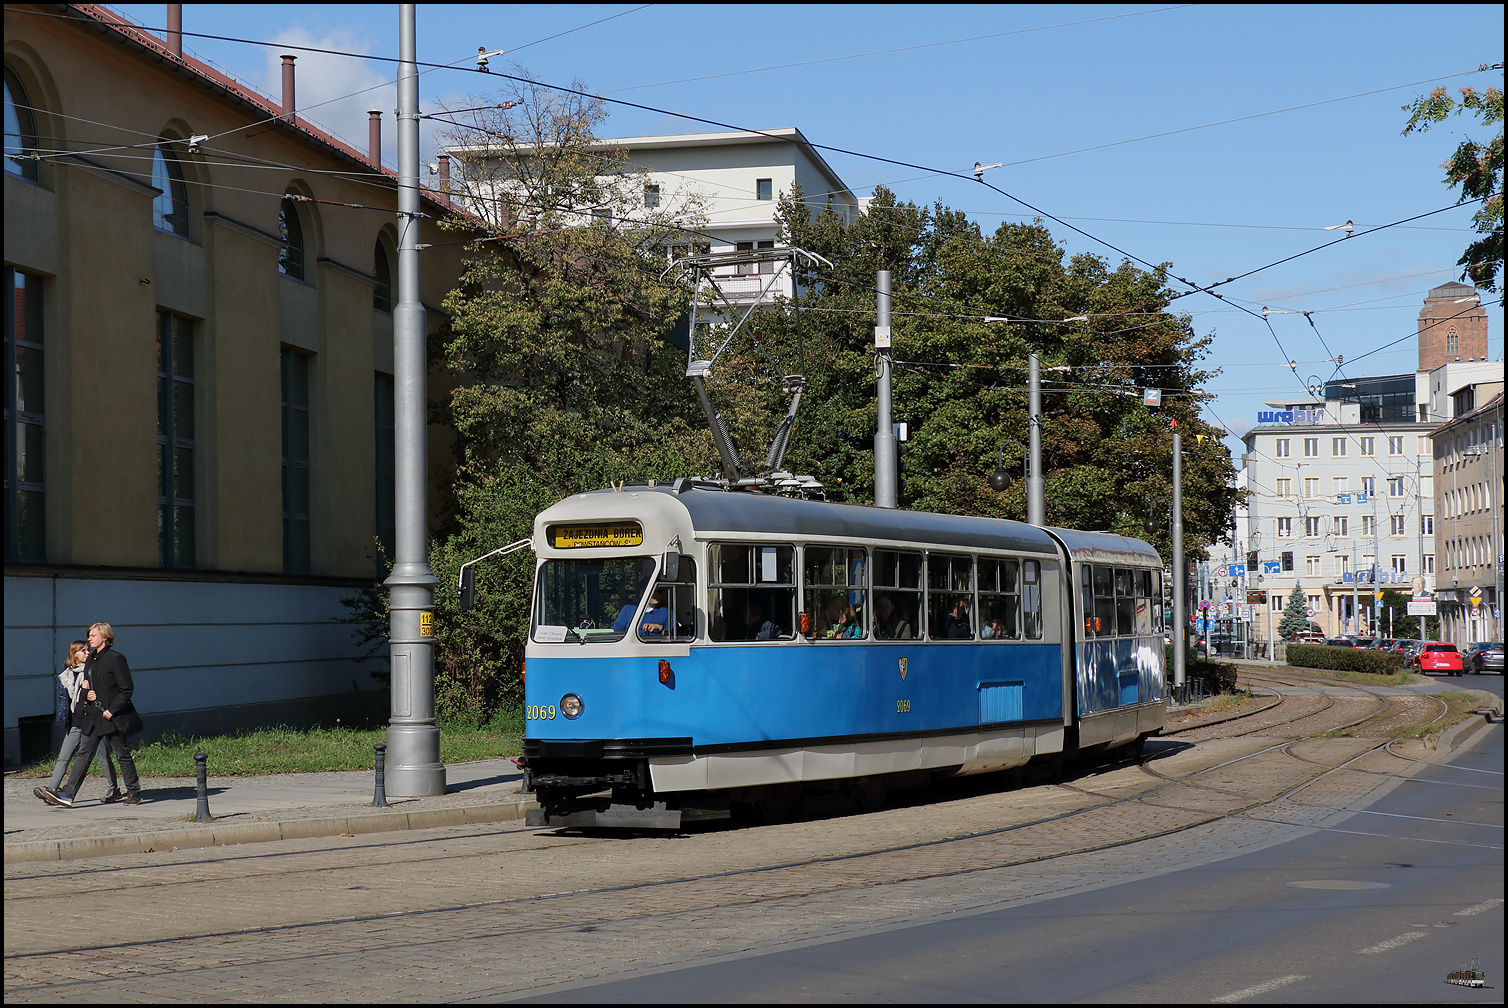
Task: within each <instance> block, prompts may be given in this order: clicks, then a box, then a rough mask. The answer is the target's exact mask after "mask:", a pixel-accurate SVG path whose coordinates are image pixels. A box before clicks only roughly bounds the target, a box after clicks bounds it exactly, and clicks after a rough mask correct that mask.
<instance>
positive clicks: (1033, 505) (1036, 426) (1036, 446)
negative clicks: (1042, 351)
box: [1026, 354, 1047, 525]
mask: <svg viewBox="0 0 1508 1008" xmlns="http://www.w3.org/2000/svg"><path fill="white" fill-rule="evenodd" d="M1026 380H1027V385H1028V391H1027V406H1028V409H1029V411H1030V416H1029V417H1028V421H1029V423H1028V426H1029V427H1030V428H1031V436H1030V437H1028V438H1027V443H1028V444H1029V445H1031V448H1030V451H1031V459H1032V471H1031V475H1030V476H1028V477H1027V478H1026V520H1027V522H1028V523H1030V524H1032V525H1046V524H1047V505H1046V502H1045V491H1044V486H1045V484H1044V483H1043V481H1042V358H1040V357H1038V356H1037V355H1036V354H1028V355H1027V358H1026Z"/></svg>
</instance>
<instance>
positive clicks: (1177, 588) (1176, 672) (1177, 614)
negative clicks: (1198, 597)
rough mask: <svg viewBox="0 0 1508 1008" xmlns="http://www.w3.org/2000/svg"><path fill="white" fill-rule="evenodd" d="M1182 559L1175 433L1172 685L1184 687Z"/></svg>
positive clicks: (1179, 456) (1179, 446)
mask: <svg viewBox="0 0 1508 1008" xmlns="http://www.w3.org/2000/svg"><path fill="white" fill-rule="evenodd" d="M1187 584H1188V571H1187V570H1185V569H1184V559H1183V436H1182V435H1181V434H1179V433H1178V432H1177V431H1174V432H1173V685H1174V686H1178V687H1181V686H1183V681H1184V676H1185V670H1186V668H1187V666H1188V634H1189V619H1188V608H1187V606H1186V604H1185V599H1184V589H1185V586H1186V585H1187Z"/></svg>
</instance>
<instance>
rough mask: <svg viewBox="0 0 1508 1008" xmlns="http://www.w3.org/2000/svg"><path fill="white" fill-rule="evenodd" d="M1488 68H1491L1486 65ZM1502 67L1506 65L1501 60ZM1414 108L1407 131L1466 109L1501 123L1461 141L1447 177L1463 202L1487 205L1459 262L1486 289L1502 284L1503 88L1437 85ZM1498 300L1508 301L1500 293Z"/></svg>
mask: <svg viewBox="0 0 1508 1008" xmlns="http://www.w3.org/2000/svg"><path fill="white" fill-rule="evenodd" d="M1481 69H1483V70H1485V69H1487V67H1482V68H1481ZM1498 69H1502V65H1501V64H1499V66H1498ZM1403 110H1404V111H1405V112H1408V113H1410V115H1409V121H1408V125H1406V126H1405V127H1404V128H1403V133H1404V135H1405V136H1407V135H1409V134H1410V133H1424V132H1427V131H1428V130H1429V129H1431V128H1432V127H1434V126H1436V125H1438V124H1440V123H1443V122H1445V121H1446V120H1447V119H1449V118H1450V117H1452V116H1457V115H1462V114H1466V115H1468V116H1469V117H1474V118H1476V119H1478V120H1480V121H1481V125H1482V126H1484V127H1487V128H1489V129H1490V128H1491V127H1493V126H1497V127H1498V129H1497V130H1496V131H1494V132H1493V133H1491V135H1490V136H1489V138H1488V139H1487V141H1486V142H1485V143H1483V142H1482V141H1480V140H1474V139H1471V138H1467V139H1465V140H1462V141H1461V142H1460V144H1458V145H1457V147H1456V149H1455V152H1454V153H1453V154H1451V156H1450V160H1448V161H1446V162H1445V163H1444V164H1442V165H1441V166H1440V167H1441V168H1444V169H1445V178H1444V179H1442V180H1441V181H1442V182H1443V184H1444V185H1446V186H1448V187H1449V188H1451V189H1456V188H1459V189H1460V190H1461V198H1460V200H1458V202H1461V203H1464V202H1466V201H1467V200H1481V201H1482V206H1481V208H1480V209H1479V210H1477V212H1476V214H1475V215H1474V216H1473V217H1472V220H1473V222H1474V223H1475V225H1476V230H1477V233H1478V234H1479V235H1481V236H1482V237H1481V238H1478V239H1477V240H1476V241H1474V242H1472V243H1471V244H1470V245H1468V246H1467V247H1466V251H1465V252H1463V253H1462V254H1461V258H1460V259H1459V260H1458V261H1457V265H1458V266H1464V267H1465V268H1466V269H1465V274H1464V275H1465V276H1466V277H1470V278H1471V282H1472V283H1474V284H1476V285H1477V286H1478V287H1479V288H1481V289H1482V290H1488V291H1496V290H1497V289H1498V286H1497V283H1498V269H1499V267H1500V266H1501V265H1502V262H1503V130H1502V122H1503V92H1501V91H1499V90H1498V89H1497V88H1494V87H1488V88H1487V89H1486V90H1485V91H1478V90H1476V89H1475V88H1462V89H1461V91H1460V97H1459V98H1453V97H1451V94H1450V92H1449V91H1448V90H1446V89H1445V88H1443V87H1437V88H1435V89H1434V90H1433V91H1431V92H1430V93H1429V94H1428V95H1426V96H1425V97H1423V98H1419V99H1417V100H1416V101H1414V102H1413V103H1411V104H1409V105H1405V106H1403ZM1498 303H1499V304H1502V303H1503V298H1502V297H1501V296H1500V297H1499V299H1498Z"/></svg>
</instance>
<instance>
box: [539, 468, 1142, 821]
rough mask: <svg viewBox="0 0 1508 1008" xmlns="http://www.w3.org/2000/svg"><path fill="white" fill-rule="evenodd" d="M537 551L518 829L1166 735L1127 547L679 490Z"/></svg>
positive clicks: (771, 813) (1070, 534) (566, 510)
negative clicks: (531, 797)
mask: <svg viewBox="0 0 1508 1008" xmlns="http://www.w3.org/2000/svg"><path fill="white" fill-rule="evenodd" d="M531 545H532V547H533V550H534V553H535V556H536V558H537V563H538V569H537V574H536V580H535V589H534V599H533V612H532V616H531V620H530V635H529V641H528V645H527V648H526V651H525V659H526V667H527V670H528V674H527V678H526V681H525V702H526V708H527V709H526V722H525V724H526V729H525V738H524V764H525V767H526V769H527V771H528V774H529V778H530V781H531V783H532V786H533V788H534V791H535V795H536V797H537V799H538V801H539V804H540V809H539V810H538V811H537V812H534V813H532V814H531V818H530V822H531V823H532V824H534V825H547V826H613V825H617V826H625V827H636V828H666V829H675V828H678V827H679V826H680V825H681V824H682V822H683V821H685V820H689V819H695V818H705V817H718V816H726V815H729V814H730V813H737V812H739V811H743V810H747V811H752V812H755V813H759V814H762V815H763V816H764V817H765V818H769V819H778V818H780V817H781V816H783V815H784V814H786V813H788V812H789V810H790V809H791V807H792V806H793V805H794V804H795V803H796V802H797V801H799V800H800V798H801V796H802V795H803V794H807V795H813V794H824V793H825V794H841V793H844V792H847V793H848V794H849V795H851V796H852V797H853V798H855V799H856V800H857V801H858V802H859V803H860V805H861V806H864V807H869V806H872V805H874V804H876V803H878V802H879V801H880V800H881V799H882V798H883V795H884V793H885V791H886V790H887V788H889V787H892V786H896V785H899V784H903V783H904V784H916V783H922V782H925V781H927V780H930V779H933V778H935V777H939V776H947V775H955V774H969V773H983V772H990V771H997V770H1006V769H1010V768H1013V767H1022V766H1025V765H1026V764H1027V763H1028V762H1029V761H1030V760H1032V759H1033V758H1040V757H1049V758H1058V757H1060V756H1061V755H1062V754H1071V753H1073V752H1075V751H1077V750H1088V749H1108V748H1112V747H1116V746H1122V745H1128V744H1135V743H1138V742H1139V741H1141V740H1142V739H1144V738H1145V737H1146V736H1147V735H1149V734H1151V733H1153V732H1155V731H1157V730H1158V729H1159V728H1160V727H1161V725H1162V718H1163V709H1164V702H1165V686H1166V677H1165V670H1164V663H1163V636H1162V625H1163V622H1162V613H1161V607H1162V563H1161V560H1160V559H1159V558H1158V555H1157V553H1156V552H1155V551H1154V550H1153V549H1152V548H1151V547H1150V546H1148V545H1147V544H1146V543H1143V542H1140V541H1138V540H1134V539H1128V538H1123V537H1120V536H1115V535H1109V534H1100V533H1082V532H1074V531H1071V530H1066V529H1054V528H1039V527H1035V526H1032V525H1026V524H1022V523H1020V522H1012V521H1004V520H999V519H990V518H972V517H963V516H956V515H939V514H928V513H924V512H913V511H899V510H895V509H888V508H875V507H867V506H863V505H854V504H834V503H827V502H822V501H812V500H802V499H794V498H788V497H781V496H774V495H768V494H762V493H750V492H741V491H733V490H728V489H726V488H722V487H719V486H716V485H709V484H706V483H700V482H698V481H693V480H677V481H676V482H675V483H674V484H663V483H662V484H655V483H648V484H638V485H633V484H630V485H628V486H627V487H624V488H621V489H617V490H603V491H595V492H591V493H583V494H578V495H575V496H573V497H570V498H568V499H567V500H564V501H562V502H560V503H559V504H557V505H555V506H554V507H551V508H549V509H548V510H546V511H545V512H543V513H542V514H540V515H539V516H538V518H537V519H536V521H535V527H534V535H533V539H532V543H531Z"/></svg>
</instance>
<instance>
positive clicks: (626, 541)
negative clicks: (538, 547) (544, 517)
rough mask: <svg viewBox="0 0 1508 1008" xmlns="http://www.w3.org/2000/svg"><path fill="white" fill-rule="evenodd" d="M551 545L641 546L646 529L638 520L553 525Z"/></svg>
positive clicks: (580, 546) (575, 546) (557, 546)
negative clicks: (614, 522)
mask: <svg viewBox="0 0 1508 1008" xmlns="http://www.w3.org/2000/svg"><path fill="white" fill-rule="evenodd" d="M549 540H550V545H551V546H554V547H555V548H556V549H586V548H590V547H603V546H639V545H642V544H643V542H644V529H643V528H641V527H640V526H639V523H638V522H622V523H619V524H604V525H551V526H550V528H549Z"/></svg>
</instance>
